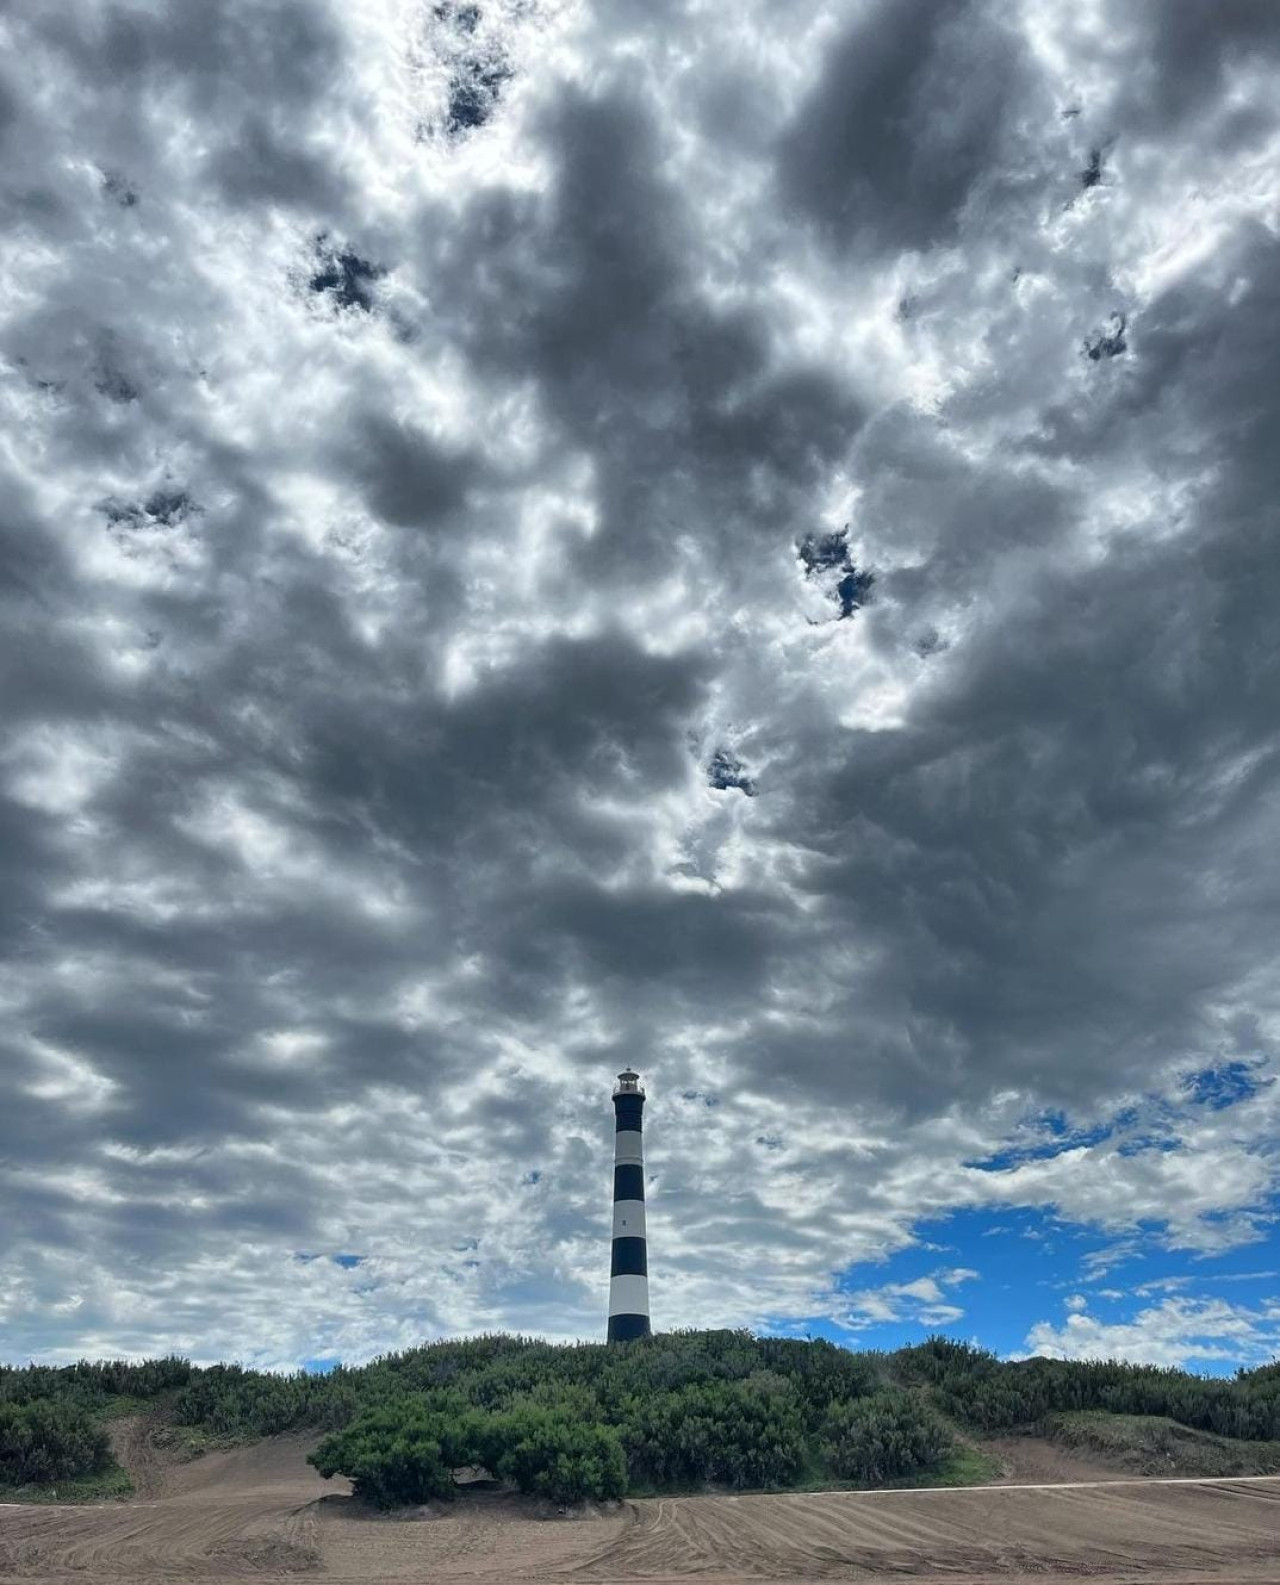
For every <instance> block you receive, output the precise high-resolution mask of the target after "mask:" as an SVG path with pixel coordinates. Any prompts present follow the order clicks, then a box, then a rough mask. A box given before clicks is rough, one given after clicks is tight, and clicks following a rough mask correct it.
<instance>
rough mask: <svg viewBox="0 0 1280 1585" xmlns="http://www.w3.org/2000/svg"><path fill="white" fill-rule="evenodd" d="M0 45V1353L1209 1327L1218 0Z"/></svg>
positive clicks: (507, 11)
mask: <svg viewBox="0 0 1280 1585" xmlns="http://www.w3.org/2000/svg"><path fill="white" fill-rule="evenodd" d="M0 46H2V47H0V214H2V217H3V218H2V223H0V257H2V260H3V264H2V270H3V279H4V282H5V290H4V292H3V294H2V295H0V315H2V319H0V403H2V412H3V417H2V419H0V627H2V632H3V639H2V645H3V659H4V665H5V678H4V690H3V701H4V725H5V733H4V739H3V758H2V760H0V772H2V778H3V779H2V786H3V801H2V803H0V833H2V834H0V868H2V876H3V880H2V891H0V896H2V897H3V908H2V910H0V953H2V954H3V967H2V969H0V1006H2V1007H3V1019H2V1029H3V1053H2V1055H0V1092H2V1093H0V1103H2V1104H0V1207H2V1210H0V1356H3V1357H4V1358H8V1359H13V1360H20V1359H25V1358H28V1357H37V1358H42V1359H48V1360H54V1361H56V1360H63V1359H68V1358H74V1357H77V1356H78V1355H80V1354H81V1353H90V1354H100V1353H113V1354H115V1353H129V1354H134V1353H148V1352H151V1353H154V1352H160V1351H169V1350H177V1351H181V1352H184V1353H188V1354H190V1355H192V1356H193V1357H195V1358H198V1359H203V1360H207V1359H212V1358H217V1357H237V1358H240V1359H243V1360H246V1361H251V1362H255V1363H261V1364H269V1365H294V1364H297V1363H299V1362H301V1361H312V1362H323V1361H326V1360H332V1359H335V1358H343V1359H348V1360H358V1359H363V1358H367V1357H368V1356H370V1355H371V1354H373V1353H376V1352H378V1351H380V1350H384V1349H386V1348H389V1347H399V1346H404V1345H407V1344H410V1343H413V1342H415V1341H418V1340H420V1339H422V1338H425V1337H433V1336H439V1335H441V1334H449V1333H457V1332H468V1331H475V1330H479V1329H485V1328H509V1329H518V1330H521V1331H526V1332H537V1333H542V1334H545V1335H549V1336H555V1337H571V1336H583V1337H599V1336H601V1335H602V1332H603V1323H604V1312H605V1308H606V1294H607V1285H608V1279H607V1271H608V1251H607V1242H606V1241H607V1236H608V1211H609V1207H608V1199H609V1195H610V1181H611V1179H610V1161H611V1152H612V1145H613V1139H612V1116H611V1111H610V1105H609V1092H610V1088H611V1085H612V1080H613V1075H614V1074H615V1073H616V1072H617V1070H618V1069H619V1068H620V1067H622V1066H623V1065H624V1064H625V1063H634V1064H635V1065H636V1066H637V1067H639V1068H640V1069H641V1070H642V1073H643V1075H644V1079H645V1082H646V1084H647V1086H648V1090H649V1109H648V1114H647V1133H646V1140H647V1148H648V1154H649V1171H650V1174H651V1177H650V1184H649V1194H650V1198H651V1205H650V1212H651V1227H650V1237H651V1272H652V1285H653V1304H654V1319H655V1324H657V1325H658V1326H659V1327H662V1328H667V1327H673V1326H708V1325H750V1326H755V1327H761V1328H770V1329H773V1330H778V1331H797V1332H800V1333H804V1332H815V1333H822V1334H824V1335H827V1336H831V1337H835V1338H839V1339H842V1340H845V1341H848V1342H850V1343H852V1344H854V1345H855V1346H863V1345H876V1346H879V1345H885V1344H895V1343H898V1342H902V1341H910V1340H915V1339H918V1338H920V1337H921V1336H923V1335H924V1334H925V1332H927V1331H928V1330H930V1329H934V1328H943V1329H946V1330H947V1331H949V1332H952V1333H953V1334H955V1335H958V1336H961V1337H976V1338H978V1339H980V1340H981V1341H983V1342H984V1343H986V1344H988V1345H990V1346H992V1347H995V1348H998V1349H999V1350H1000V1351H1001V1352H1004V1353H1025V1352H1035V1351H1041V1352H1056V1353H1067V1354H1097V1353H1117V1354H1119V1355H1121V1356H1123V1357H1127V1358H1150V1359H1157V1360H1161V1361H1168V1362H1186V1363H1190V1364H1191V1365H1192V1366H1193V1367H1194V1368H1199V1369H1207V1370H1230V1369H1233V1368H1235V1366H1236V1365H1238V1364H1241V1363H1246V1364H1247V1363H1256V1362H1258V1361H1259V1360H1262V1359H1266V1358H1268V1357H1270V1355H1271V1354H1272V1353H1273V1352H1275V1351H1276V1350H1277V1349H1278V1348H1280V1234H1278V1232H1277V1226H1276V1220H1275V1218H1276V1209H1277V1193H1278V1191H1280V1148H1278V1146H1277V1140H1278V1139H1280V1086H1278V1085H1277V1084H1276V1082H1275V1081H1276V1076H1277V1071H1278V1069H1280V967H1278V966H1277V950H1276V942H1277V936H1278V933H1280V932H1278V925H1280V866H1278V864H1277V851H1278V845H1280V738H1278V735H1277V702H1278V701H1280V534H1278V531H1277V528H1278V526H1277V508H1276V501H1277V499H1278V498H1280V444H1278V429H1277V420H1278V409H1280V402H1278V401H1277V379H1278V376H1277V372H1276V367H1277V366H1276V355H1275V349H1276V345H1277V338H1278V337H1280V178H1278V174H1277V173H1278V171H1280V106H1278V104H1277V100H1276V96H1275V80H1276V78H1275V74H1276V71H1277V67H1278V66H1280V59H1278V56H1280V6H1277V5H1276V4H1275V3H1274V0H1168V3H1162V4H1161V3H1156V0H1081V3H1078V4H1073V5H1071V6H1063V5H1060V4H1057V3H1055V0H986V3H984V0H840V3H835V4H822V3H819V0H792V3H789V4H788V5H786V6H781V7H780V6H778V5H777V4H776V3H772V0H758V3H756V0H752V3H748V0H741V3H739V4H735V5H733V6H728V7H726V6H723V5H714V4H710V3H707V0H689V3H679V0H643V3H641V0H632V3H625V0H617V3H613V4H601V5H598V6H596V7H591V6H589V5H587V4H583V3H575V0H479V3H478V4H467V3H462V0H442V3H440V4H432V3H426V0H341V3H339V0H220V3H219V4H217V5H210V4H208V3H206V0H77V3H76V4H75V5H70V6H67V5H50V4H48V3H47V0H7V3H6V4H5V5H4V6H3V7H0Z"/></svg>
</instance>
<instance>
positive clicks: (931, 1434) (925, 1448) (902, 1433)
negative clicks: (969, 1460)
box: [822, 1391, 951, 1481]
mask: <svg viewBox="0 0 1280 1585" xmlns="http://www.w3.org/2000/svg"><path fill="white" fill-rule="evenodd" d="M950 1448H951V1434H950V1432H949V1431H948V1430H947V1428H946V1426H945V1425H943V1423H942V1421H941V1420H939V1419H938V1417H937V1415H936V1414H934V1413H933V1411H932V1410H931V1409H930V1408H929V1407H928V1405H927V1404H926V1403H925V1402H924V1401H923V1400H922V1399H921V1398H920V1397H919V1395H918V1394H917V1393H914V1392H904V1391H888V1392H877V1393H874V1394H873V1395H872V1396H871V1397H869V1398H859V1399H856V1400H855V1401H854V1402H852V1403H841V1404H836V1405H835V1406H834V1407H833V1408H832V1409H831V1410H830V1411H829V1412H828V1414H827V1418H826V1421H825V1423H824V1425H823V1428H822V1451H823V1455H824V1457H825V1458H826V1460H827V1463H828V1464H829V1465H830V1466H831V1469H832V1470H833V1471H834V1473H835V1474H837V1475H839V1476H840V1477H841V1479H843V1480H861V1481H880V1480H896V1479H898V1478H899V1477H901V1476H903V1475H914V1474H917V1473H919V1472H920V1471H922V1470H928V1469H936V1468H937V1466H938V1465H939V1464H940V1463H941V1462H942V1460H943V1459H944V1458H945V1457H946V1455H947V1453H948V1452H949V1451H950Z"/></svg>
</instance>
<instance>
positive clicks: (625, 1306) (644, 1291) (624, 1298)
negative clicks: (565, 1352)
mask: <svg viewBox="0 0 1280 1585" xmlns="http://www.w3.org/2000/svg"><path fill="white" fill-rule="evenodd" d="M648 1313H649V1279H648V1277H610V1279H609V1314H610V1315H648Z"/></svg>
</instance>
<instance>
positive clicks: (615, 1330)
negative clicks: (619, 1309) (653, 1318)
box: [609, 1315, 649, 1343]
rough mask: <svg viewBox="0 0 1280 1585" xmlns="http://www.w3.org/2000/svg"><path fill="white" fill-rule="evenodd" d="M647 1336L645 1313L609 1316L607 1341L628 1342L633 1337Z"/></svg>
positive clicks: (647, 1318) (647, 1319)
mask: <svg viewBox="0 0 1280 1585" xmlns="http://www.w3.org/2000/svg"><path fill="white" fill-rule="evenodd" d="M648 1336H649V1317H648V1316H647V1315H611V1316H610V1317H609V1341H610V1342H611V1343H629V1342H631V1341H632V1339H633V1338H637V1337H648Z"/></svg>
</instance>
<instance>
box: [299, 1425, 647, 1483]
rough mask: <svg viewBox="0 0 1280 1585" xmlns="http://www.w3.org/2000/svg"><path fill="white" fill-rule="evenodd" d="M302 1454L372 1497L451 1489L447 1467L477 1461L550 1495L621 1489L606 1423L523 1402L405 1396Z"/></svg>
mask: <svg viewBox="0 0 1280 1585" xmlns="http://www.w3.org/2000/svg"><path fill="white" fill-rule="evenodd" d="M307 1462H308V1463H310V1464H313V1465H314V1466H315V1467H316V1469H317V1470H318V1471H319V1472H320V1474H321V1475H323V1476H324V1477H325V1478H326V1479H328V1478H329V1477H330V1476H331V1475H346V1476H347V1477H348V1478H349V1479H350V1480H351V1482H352V1485H353V1487H354V1489H355V1492H356V1495H357V1496H360V1497H365V1498H367V1499H369V1500H370V1501H371V1502H375V1503H377V1504H378V1505H379V1506H381V1507H390V1506H392V1505H393V1504H396V1503H422V1502H427V1501H429V1500H430V1499H431V1498H433V1497H450V1496H452V1495H453V1491H454V1484H453V1471H454V1470H455V1469H457V1468H459V1467H461V1466H464V1465H477V1464H478V1465H482V1466H483V1467H485V1468H487V1469H489V1470H491V1471H493V1473H494V1474H496V1475H498V1476H500V1477H501V1478H502V1479H503V1480H507V1481H510V1482H511V1484H512V1485H513V1486H515V1487H516V1488H517V1489H518V1490H519V1491H523V1492H528V1493H530V1494H531V1495H536V1496H541V1497H549V1498H551V1500H552V1501H553V1502H558V1503H576V1502H582V1501H584V1500H586V1499H587V1498H593V1497H594V1498H611V1497H621V1496H622V1495H623V1494H624V1492H625V1491H626V1489H627V1465H626V1459H625V1457H624V1456H623V1452H622V1444H621V1442H620V1441H619V1440H618V1436H617V1433H616V1432H615V1431H613V1430H611V1429H610V1428H609V1427H607V1426H601V1425H584V1424H582V1423H581V1422H580V1421H576V1420H573V1419H571V1418H569V1416H568V1415H566V1414H565V1413H564V1412H562V1411H556V1410H553V1409H549V1408H545V1407H542V1406H540V1405H538V1404H532V1403H530V1404H526V1405H524V1406H523V1407H521V1408H518V1409H513V1410H511V1411H509V1412H508V1413H505V1414H504V1413H499V1412H487V1411H485V1410H481V1409H471V1410H466V1411H464V1412H461V1413H459V1412H458V1411H457V1410H454V1411H453V1412H452V1413H451V1412H448V1411H444V1412H440V1411H435V1412H433V1411H432V1410H430V1409H429V1408H428V1407H427V1406H426V1402H425V1400H424V1399H422V1398H412V1399H408V1400H405V1401H403V1402H401V1403H400V1404H398V1405H396V1406H395V1407H391V1408H383V1409H374V1410H372V1411H371V1412H370V1413H368V1414H364V1415H361V1416H360V1418H359V1419H358V1420H356V1421H355V1422H354V1423H353V1424H352V1425H349V1426H348V1427H347V1428H346V1429H345V1430H343V1431H336V1432H334V1433H333V1434H332V1435H330V1436H327V1437H326V1438H325V1439H324V1441H323V1442H322V1443H321V1444H320V1446H319V1447H318V1448H316V1450H315V1452H313V1453H311V1454H309V1455H308V1460H307Z"/></svg>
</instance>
